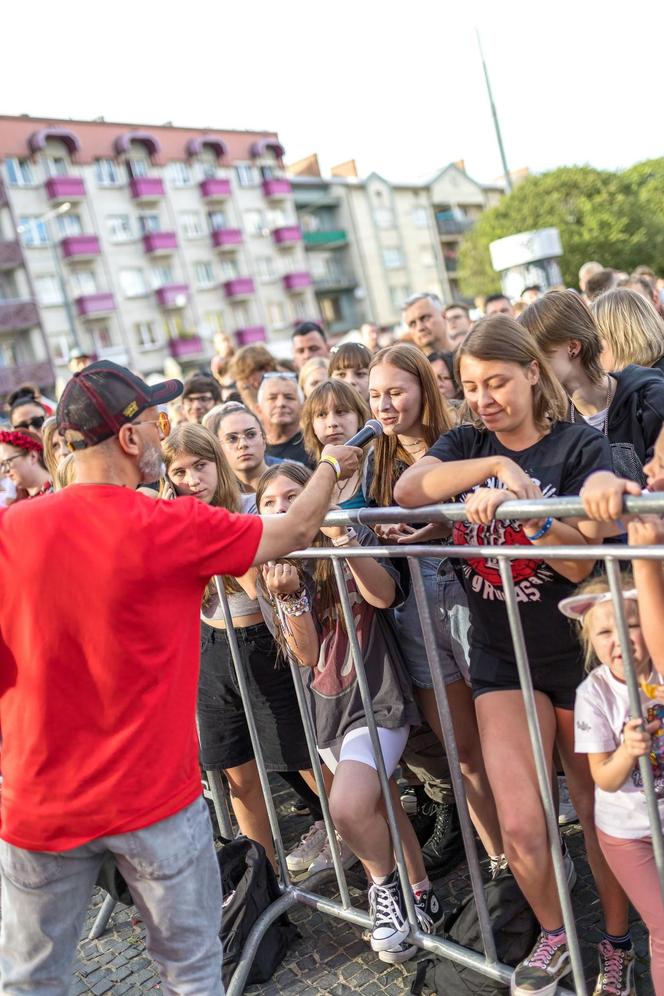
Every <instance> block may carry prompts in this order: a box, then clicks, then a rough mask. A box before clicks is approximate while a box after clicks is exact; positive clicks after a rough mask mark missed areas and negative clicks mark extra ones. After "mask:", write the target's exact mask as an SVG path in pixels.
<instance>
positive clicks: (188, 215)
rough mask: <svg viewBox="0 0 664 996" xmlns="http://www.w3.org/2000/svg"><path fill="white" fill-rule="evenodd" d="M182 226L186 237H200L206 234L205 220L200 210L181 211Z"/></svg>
mask: <svg viewBox="0 0 664 996" xmlns="http://www.w3.org/2000/svg"><path fill="white" fill-rule="evenodd" d="M180 227H181V229H182V234H183V235H184V237H185V239H198V238H200V237H201V235H205V230H204V229H203V220H202V218H201V216H200V214H199V212H198V211H182V212H180Z"/></svg>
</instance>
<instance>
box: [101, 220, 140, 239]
mask: <svg viewBox="0 0 664 996" xmlns="http://www.w3.org/2000/svg"><path fill="white" fill-rule="evenodd" d="M106 224H107V225H108V233H109V235H110V237H111V241H112V242H128V241H129V240H130V239H132V238H133V234H134V233H133V232H132V230H131V218H130V217H129V215H128V214H109V215H108V217H107V218H106Z"/></svg>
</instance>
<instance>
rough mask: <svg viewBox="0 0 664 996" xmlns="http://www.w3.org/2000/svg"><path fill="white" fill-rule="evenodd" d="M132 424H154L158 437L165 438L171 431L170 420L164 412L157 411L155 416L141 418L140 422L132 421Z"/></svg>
mask: <svg viewBox="0 0 664 996" xmlns="http://www.w3.org/2000/svg"><path fill="white" fill-rule="evenodd" d="M132 425H156V426H157V429H158V430H159V438H160V439H166V437H167V436H169V435H170V432H171V420H170V418H169V417H168V415H167V414H166V412H159V415H158V416H157V418H143V419H141V421H140V422H132Z"/></svg>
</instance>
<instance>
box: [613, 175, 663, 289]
mask: <svg viewBox="0 0 664 996" xmlns="http://www.w3.org/2000/svg"><path fill="white" fill-rule="evenodd" d="M622 176H623V179H624V181H625V182H626V183H627V184H628V185H629V186H630V187H631V189H632V192H633V194H634V195H635V196H636V197H637V199H638V201H639V203H640V205H641V209H642V213H643V218H644V224H645V225H646V226H647V229H648V235H649V242H650V246H649V252H648V257H647V258H644V259H640V260H638V263H645V264H646V265H647V266H651V267H652V269H653V270H654V271H655V273H658V274H664V158H663V159H646V160H645V161H644V162H642V163H636V165H634V166H630V168H629V169H626V170H625V172H624V173H623V174H622ZM638 263H637V264H636V265H638Z"/></svg>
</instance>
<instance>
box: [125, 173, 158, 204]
mask: <svg viewBox="0 0 664 996" xmlns="http://www.w3.org/2000/svg"><path fill="white" fill-rule="evenodd" d="M129 191H130V193H131V196H132V197H133V199H134V200H135V201H144V202H146V203H147V202H148V201H158V200H159V199H160V198H162V197H163V196H164V184H163V182H162V181H161V179H160V178H159V177H158V176H137V177H134V179H133V180H132V181H131V182H130V184H129Z"/></svg>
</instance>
